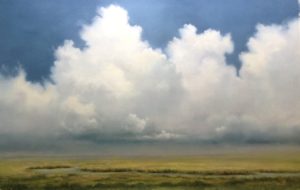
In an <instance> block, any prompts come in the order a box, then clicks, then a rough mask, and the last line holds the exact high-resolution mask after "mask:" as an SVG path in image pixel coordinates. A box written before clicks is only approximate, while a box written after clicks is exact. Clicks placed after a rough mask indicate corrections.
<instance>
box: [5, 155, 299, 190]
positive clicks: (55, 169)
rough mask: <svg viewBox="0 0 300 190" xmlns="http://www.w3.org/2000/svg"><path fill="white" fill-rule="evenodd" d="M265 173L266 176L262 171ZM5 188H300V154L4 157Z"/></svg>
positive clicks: (88, 189) (59, 189)
mask: <svg viewBox="0 0 300 190" xmlns="http://www.w3.org/2000/svg"><path fill="white" fill-rule="evenodd" d="M69 169H71V170H70V171H69ZM72 169H74V170H72ZM45 171H46V172H45ZM47 171H50V172H47ZM261 173H264V175H257V174H261ZM265 173H270V176H268V175H267V174H265ZM277 174H278V175H277ZM283 174H286V175H283ZM290 174H291V175H290ZM292 174H295V175H292ZM298 174H299V175H298ZM0 189H1V190H27V189H30V190H83V189H84V190H98V189H99V190H100V189H157V190H159V189H161V190H162V189H188V190H189V189H190V190H193V189H203V190H229V189H230V190H241V189H243V190H252V189H253V190H282V189H284V190H299V189H300V152H290V153H288V154H287V153H286V154H282V153H280V152H278V153H276V152H275V153H270V152H269V153H251V154H250V153H249V154H247V153H245V154H218V155H201V156H186V157H183V156H181V157H179V156H177V157H175V156H173V157H121V158H118V157H112V158H108V157H106V158H105V157H59V156H57V157H23V158H13V157H6V158H5V157H4V158H1V159H0Z"/></svg>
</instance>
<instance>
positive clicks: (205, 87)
mask: <svg viewBox="0 0 300 190" xmlns="http://www.w3.org/2000/svg"><path fill="white" fill-rule="evenodd" d="M299 26H300V21H299V18H295V19H294V20H291V21H289V22H288V23H286V24H282V25H260V24H258V25H257V31H256V34H255V35H254V36H253V37H251V38H250V39H249V41H248V44H247V47H248V51H246V52H242V53H241V54H240V60H241V62H242V67H241V69H240V71H239V74H237V71H236V68H235V67H234V66H231V65H229V64H228V63H226V55H228V54H231V53H232V52H233V50H234V44H233V41H232V39H231V36H230V34H226V35H222V34H221V33H220V32H219V31H216V30H213V29H208V30H206V31H204V32H203V33H198V32H197V28H196V27H195V26H193V25H191V24H186V25H184V26H183V27H182V28H181V29H179V35H178V36H177V37H174V38H173V39H172V40H171V41H170V42H169V43H168V45H167V47H166V48H165V49H155V48H152V47H151V46H150V45H149V43H148V42H147V41H144V40H142V37H141V36H142V28H141V27H140V26H136V25H134V26H133V25H130V24H129V17H128V14H127V11H126V10H124V9H123V8H121V7H119V6H117V5H111V6H109V7H106V8H100V9H99V10H98V12H97V16H96V17H95V18H94V20H93V22H92V23H91V24H89V25H85V26H84V27H83V28H82V30H81V31H80V36H81V38H82V40H83V41H84V43H85V46H84V47H82V48H79V47H76V45H75V44H74V42H73V41H71V40H66V41H65V42H64V44H62V45H61V46H59V47H58V48H57V49H56V51H55V62H54V66H53V67H52V70H51V73H52V74H51V77H50V78H51V81H45V82H44V84H43V85H42V84H39V83H32V82H29V81H26V73H25V72H24V71H22V69H20V71H19V74H18V75H17V76H15V77H7V76H1V75H0V90H1V93H0V121H1V122H0V136H1V137H5V139H6V140H5V142H2V143H4V144H5V143H7V144H9V142H10V141H11V142H14V141H18V142H23V141H28V142H32V141H35V139H36V141H35V142H34V143H36V142H37V141H39V140H40V141H44V142H47V141H50V140H52V141H53V139H64V138H65V139H71V140H73V141H88V142H89V141H91V142H102V141H110V142H119V141H129V142H130V141H170V140H174V141H196V142H197V141H199V142H210V141H211V142H239V143H240V142H293V143H295V142H299V137H300V98H299V97H300V64H299V60H300V52H299V49H300V38H299V33H300V28H299ZM0 142H1V141H0ZM60 142H62V140H59V141H57V143H58V144H59V143H60ZM53 144H55V143H53Z"/></svg>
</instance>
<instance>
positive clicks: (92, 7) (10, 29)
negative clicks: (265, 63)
mask: <svg viewBox="0 0 300 190" xmlns="http://www.w3.org/2000/svg"><path fill="white" fill-rule="evenodd" d="M111 3H114V4H119V5H121V6H123V7H124V8H125V9H127V10H128V12H129V16H130V22H131V23H132V24H137V25H140V26H142V27H143V30H144V32H143V38H144V39H145V40H147V41H149V43H150V44H151V45H152V46H153V47H160V48H164V47H165V46H166V44H167V42H168V41H170V40H171V39H172V38H173V37H174V36H176V35H178V34H177V32H178V29H179V28H180V27H182V25H183V24H186V23H191V24H193V25H195V26H196V27H197V28H198V31H199V32H202V31H204V30H205V29H208V28H213V29H217V30H220V31H221V32H222V33H231V34H232V38H233V41H234V43H235V52H234V54H233V55H231V56H229V57H228V62H229V63H231V64H234V65H236V66H237V68H239V66H240V63H239V61H238V54H239V53H240V52H241V51H244V50H245V49H246V42H247V40H248V38H249V37H250V36H251V35H253V33H254V32H255V26H256V25H257V24H258V23H262V24H271V23H282V22H285V21H287V20H289V19H291V18H294V17H297V15H298V4H297V0H250V1H249V0H226V1H225V0H177V1H176V0H151V1H149V0H136V1H134V0H115V1H110V0H88V1H87V0H59V1H53V0H28V1H25V0H0V65H1V67H0V68H1V72H2V73H5V74H11V73H13V72H14V70H15V68H16V66H17V65H21V66H22V67H23V68H24V69H25V71H26V72H27V75H28V76H27V77H28V79H29V80H31V81H41V80H42V79H44V78H48V77H49V74H50V67H51V66H52V65H53V60H54V56H53V53H54V50H55V49H56V48H57V47H58V46H59V45H60V44H62V43H63V41H64V40H65V39H72V40H74V41H75V42H76V43H77V45H82V42H81V41H80V39H79V35H78V33H79V30H80V28H81V26H82V24H87V23H90V22H91V21H92V18H93V17H94V16H95V14H96V9H97V7H100V6H107V5H109V4H111Z"/></svg>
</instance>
